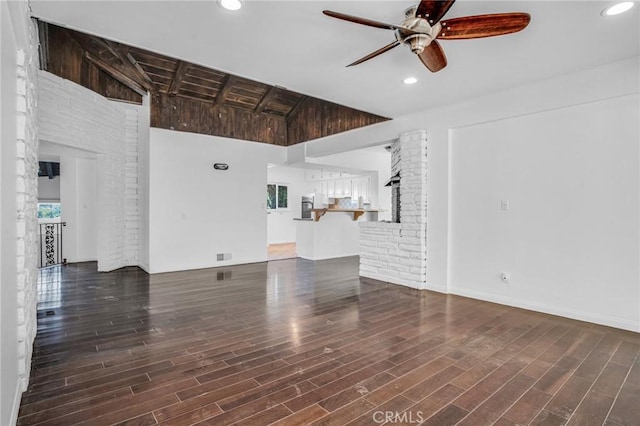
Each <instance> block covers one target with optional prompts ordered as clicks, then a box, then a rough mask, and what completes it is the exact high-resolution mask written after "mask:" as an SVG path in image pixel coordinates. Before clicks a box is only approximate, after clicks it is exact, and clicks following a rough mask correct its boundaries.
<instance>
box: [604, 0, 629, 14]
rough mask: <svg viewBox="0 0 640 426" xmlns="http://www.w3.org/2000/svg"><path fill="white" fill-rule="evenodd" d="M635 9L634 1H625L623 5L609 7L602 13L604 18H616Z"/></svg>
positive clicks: (617, 4)
mask: <svg viewBox="0 0 640 426" xmlns="http://www.w3.org/2000/svg"><path fill="white" fill-rule="evenodd" d="M632 7H633V2H632V1H624V2H622V3H616V4H614V5H613V6H609V7H607V8H606V9H604V10H603V11H602V12H601V15H602V16H615V15H620V14H621V13H624V12H626V11H628V10H629V9H631V8H632Z"/></svg>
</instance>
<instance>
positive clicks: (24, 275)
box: [16, 16, 39, 390]
mask: <svg viewBox="0 0 640 426" xmlns="http://www.w3.org/2000/svg"><path fill="white" fill-rule="evenodd" d="M25 20H27V21H28V22H29V23H28V25H27V26H28V38H29V40H28V42H29V49H28V51H20V52H19V53H18V70H17V75H18V84H17V87H18V99H17V109H18V125H17V141H16V143H17V167H16V169H17V174H18V176H17V188H16V193H17V200H16V201H17V203H16V207H17V208H16V210H17V211H16V221H17V222H16V223H17V237H18V240H17V262H18V264H17V270H18V274H17V277H16V283H17V287H18V312H17V315H18V342H17V344H18V366H17V368H18V374H19V376H20V381H21V385H22V389H23V390H26V389H27V385H28V383H29V372H30V365H31V355H32V352H33V340H34V338H35V336H36V331H37V315H36V306H37V294H36V285H37V275H38V233H39V229H38V218H37V204H38V169H39V166H38V113H37V108H38V95H37V82H38V67H39V65H38V33H37V27H36V25H35V23H34V22H33V21H32V20H31V19H30V18H29V17H28V16H25Z"/></svg>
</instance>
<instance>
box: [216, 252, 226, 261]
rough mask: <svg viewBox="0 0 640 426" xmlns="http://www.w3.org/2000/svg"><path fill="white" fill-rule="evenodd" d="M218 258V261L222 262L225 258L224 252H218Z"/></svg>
mask: <svg viewBox="0 0 640 426" xmlns="http://www.w3.org/2000/svg"><path fill="white" fill-rule="evenodd" d="M216 259H217V261H218V262H220V261H221V260H224V253H218V254H216Z"/></svg>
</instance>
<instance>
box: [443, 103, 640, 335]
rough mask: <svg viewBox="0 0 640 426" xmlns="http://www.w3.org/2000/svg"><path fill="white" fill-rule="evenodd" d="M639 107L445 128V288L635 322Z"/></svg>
mask: <svg viewBox="0 0 640 426" xmlns="http://www.w3.org/2000/svg"><path fill="white" fill-rule="evenodd" d="M638 105H639V100H638V95H637V94H636V95H629V96H622V97H616V98H611V99H604V100H601V101H595V102H591V103H586V104H581V105H577V106H568V107H565V108H560V109H554V110H551V111H542V112H539V113H532V114H528V115H525V116H519V117H513V118H505V119H502V120H497V121H492V122H489V123H481V124H477V125H473V126H467V127H463V128H459V129H453V130H452V131H451V133H450V144H451V151H450V155H451V164H452V170H451V176H452V178H451V182H450V187H451V196H452V198H451V239H450V244H451V258H450V262H451V264H450V268H451V276H450V291H451V292H453V293H456V294H463V295H469V296H472V297H477V298H480V299H486V300H492V301H498V302H501V303H505V304H509V305H516V306H522V307H526V308H530V309H534V310H538V311H544V312H550V313H554V314H560V315H564V316H569V317H573V318H578V319H583V320H589V321H592V322H597V323H604V324H609V325H613V326H616V327H620V328H627V329H635V330H638V329H639V323H640V310H639V308H638V304H639V302H640V285H639V284H638V277H639V276H640V268H639V264H638V259H639V257H640V245H639V241H638V235H640V234H639V233H640V228H639V222H638V218H639V217H640V209H639V198H638V194H639V192H640V186H639V181H638V176H639V173H640V168H639V164H638V155H639V154H640V151H639V149H638V141H639V140H640V133H639V131H638V117H639V116H640V109H639V107H638ZM501 200H508V201H509V203H510V209H509V210H508V211H502V210H501V208H500V206H501ZM502 271H506V272H509V273H510V274H511V282H510V284H504V283H502V282H501V280H500V273H501V272H502Z"/></svg>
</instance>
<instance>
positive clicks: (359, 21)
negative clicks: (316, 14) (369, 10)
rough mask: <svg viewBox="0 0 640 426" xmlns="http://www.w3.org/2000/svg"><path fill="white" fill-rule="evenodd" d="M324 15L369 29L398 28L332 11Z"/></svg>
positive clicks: (325, 11) (325, 12)
mask: <svg viewBox="0 0 640 426" xmlns="http://www.w3.org/2000/svg"><path fill="white" fill-rule="evenodd" d="M322 13H324V14H325V15H327V16H331V17H332V18H338V19H342V20H343V21H349V22H355V23H356V24H360V25H366V26H368V27H374V28H382V29H386V30H395V29H396V28H398V26H397V25H392V24H385V23H384V22H378V21H373V20H371V19H365V18H360V17H357V16H352V15H346V14H344V13H339V12H333V11H331V10H323V11H322Z"/></svg>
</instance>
